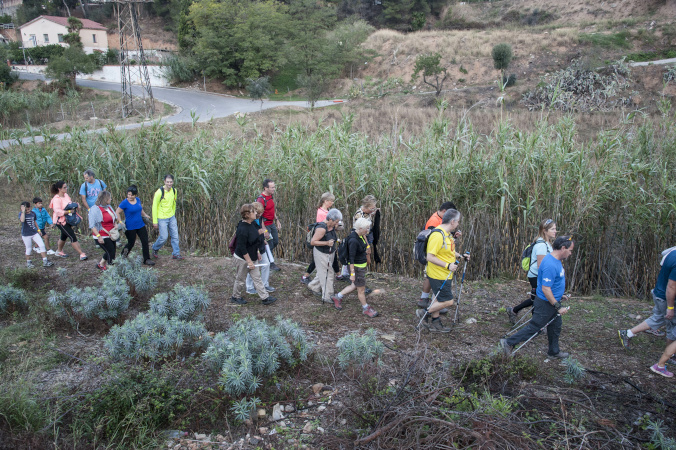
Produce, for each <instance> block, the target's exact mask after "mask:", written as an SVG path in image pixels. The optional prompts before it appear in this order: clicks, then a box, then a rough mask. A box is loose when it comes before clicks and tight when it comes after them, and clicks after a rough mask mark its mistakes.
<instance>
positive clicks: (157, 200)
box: [152, 189, 162, 230]
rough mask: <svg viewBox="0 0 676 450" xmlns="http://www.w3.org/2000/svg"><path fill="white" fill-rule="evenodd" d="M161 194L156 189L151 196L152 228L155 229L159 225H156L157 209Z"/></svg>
mask: <svg viewBox="0 0 676 450" xmlns="http://www.w3.org/2000/svg"><path fill="white" fill-rule="evenodd" d="M161 196H162V194H161V193H160V190H159V189H158V190H157V191H155V196H154V197H153V209H152V212H153V228H155V229H156V230H157V229H158V228H159V226H158V225H157V212H158V211H159V208H160V197H161Z"/></svg>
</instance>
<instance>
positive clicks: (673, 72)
mask: <svg viewBox="0 0 676 450" xmlns="http://www.w3.org/2000/svg"><path fill="white" fill-rule="evenodd" d="M662 80H664V82H665V83H671V82H672V81H674V80H676V65H673V66H669V67H668V68H667V70H666V72H664V75H663V76H662Z"/></svg>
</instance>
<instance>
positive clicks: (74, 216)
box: [65, 202, 82, 227]
mask: <svg viewBox="0 0 676 450" xmlns="http://www.w3.org/2000/svg"><path fill="white" fill-rule="evenodd" d="M65 209H72V210H73V212H72V213H69V214H66V223H67V224H68V225H70V226H71V227H76V226H78V225H79V224H80V222H82V217H80V215H79V214H78V213H77V209H78V204H77V203H75V202H70V203H68V204H67V205H66V208H65Z"/></svg>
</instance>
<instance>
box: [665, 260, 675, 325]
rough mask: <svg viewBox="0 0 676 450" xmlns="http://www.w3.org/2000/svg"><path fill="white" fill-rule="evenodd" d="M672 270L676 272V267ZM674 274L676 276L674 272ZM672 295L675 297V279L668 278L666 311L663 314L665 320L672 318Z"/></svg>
mask: <svg viewBox="0 0 676 450" xmlns="http://www.w3.org/2000/svg"><path fill="white" fill-rule="evenodd" d="M674 272H676V269H674V270H672V274H673V273H674ZM674 275H675V276H676V274H674ZM670 277H671V275H670ZM674 297H676V280H672V279H669V282H668V283H667V313H666V314H665V315H664V318H665V319H667V320H671V319H673V318H674ZM669 308H671V309H669Z"/></svg>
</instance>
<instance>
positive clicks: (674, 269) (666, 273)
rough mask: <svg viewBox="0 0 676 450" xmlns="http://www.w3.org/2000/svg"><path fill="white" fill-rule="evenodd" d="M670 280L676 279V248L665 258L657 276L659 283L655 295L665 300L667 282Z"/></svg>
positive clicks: (654, 291) (656, 285)
mask: <svg viewBox="0 0 676 450" xmlns="http://www.w3.org/2000/svg"><path fill="white" fill-rule="evenodd" d="M669 280H673V281H676V250H674V251H672V252H671V253H669V254H668V255H667V257H666V258H665V259H664V263H663V264H662V268H661V269H660V274H659V275H658V276H657V283H656V284H655V289H654V290H653V294H655V297H657V298H661V299H663V300H666V299H667V283H669Z"/></svg>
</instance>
